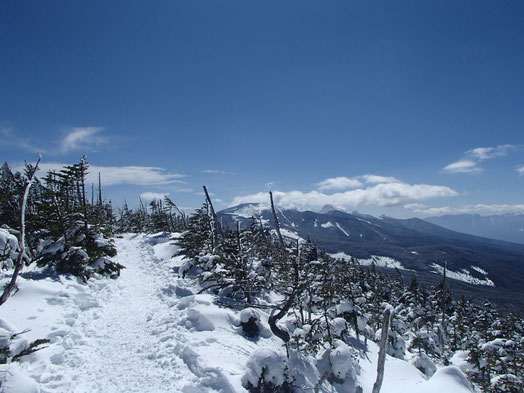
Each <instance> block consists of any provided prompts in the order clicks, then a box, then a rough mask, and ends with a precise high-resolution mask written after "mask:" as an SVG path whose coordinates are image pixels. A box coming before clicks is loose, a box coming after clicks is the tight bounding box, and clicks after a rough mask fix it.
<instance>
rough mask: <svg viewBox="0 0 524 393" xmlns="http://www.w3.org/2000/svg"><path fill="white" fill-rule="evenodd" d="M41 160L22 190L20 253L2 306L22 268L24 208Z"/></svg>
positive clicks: (3, 296)
mask: <svg viewBox="0 0 524 393" xmlns="http://www.w3.org/2000/svg"><path fill="white" fill-rule="evenodd" d="M41 159H42V156H41V155H40V154H39V155H38V161H37V162H36V165H35V167H34V168H33V169H32V170H31V171H30V172H29V173H28V176H29V177H28V181H27V184H26V186H25V190H24V196H23V198H22V209H21V211H20V235H19V236H20V238H19V242H20V253H19V254H18V260H17V261H16V266H15V271H14V272H13V276H12V277H11V281H9V284H7V286H6V287H5V289H4V292H3V293H2V296H0V305H2V304H4V303H5V302H6V301H7V299H8V298H9V295H11V292H12V291H13V289H14V288H15V285H16V279H17V278H18V275H19V274H20V272H21V271H22V268H23V267H24V259H25V207H26V205H27V197H28V196H29V190H30V189H31V185H32V184H33V181H34V179H35V173H36V171H37V170H38V165H39V164H40V160H41Z"/></svg>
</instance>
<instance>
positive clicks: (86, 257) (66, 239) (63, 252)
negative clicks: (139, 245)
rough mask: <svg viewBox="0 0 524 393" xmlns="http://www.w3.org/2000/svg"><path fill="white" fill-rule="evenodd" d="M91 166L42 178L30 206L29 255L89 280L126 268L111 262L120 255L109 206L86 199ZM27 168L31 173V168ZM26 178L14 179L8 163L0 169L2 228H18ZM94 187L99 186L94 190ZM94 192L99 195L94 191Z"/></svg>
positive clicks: (16, 176) (75, 166) (74, 167)
mask: <svg viewBox="0 0 524 393" xmlns="http://www.w3.org/2000/svg"><path fill="white" fill-rule="evenodd" d="M88 168H89V166H88V164H87V162H86V161H85V159H84V158H82V159H81V160H80V162H79V163H76V164H73V165H70V166H67V167H64V168H63V169H62V170H60V171H52V172H49V173H48V174H47V175H45V177H44V178H43V181H39V180H37V181H36V182H35V184H33V187H32V188H31V192H30V194H29V197H28V201H27V206H26V223H27V224H26V234H27V236H26V238H27V240H28V243H29V246H30V247H29V249H28V254H29V255H32V256H33V257H34V260H36V261H37V263H38V264H39V265H40V266H50V267H52V268H53V269H56V271H58V272H60V273H71V274H74V275H77V276H80V277H82V278H83V279H84V280H86V279H88V278H89V277H90V276H91V275H92V274H93V273H104V274H109V275H112V276H117V275H118V274H119V271H120V269H121V268H122V267H123V266H121V265H119V264H116V263H114V262H112V261H111V260H110V259H109V258H111V257H113V256H115V255H116V249H115V247H114V245H113V242H112V240H111V237H112V236H113V223H114V216H113V212H112V208H111V204H110V203H106V202H105V201H103V200H102V191H101V184H99V192H98V195H99V197H98V200H97V201H94V195H93V198H92V199H91V202H89V200H88V198H86V176H87V173H88ZM27 170H28V171H29V170H31V167H30V166H28V167H27ZM24 184H25V177H24V175H22V174H20V173H16V174H14V175H13V173H12V172H11V170H10V169H9V166H8V165H7V164H4V165H3V166H2V168H1V170H0V218H1V220H2V221H1V223H2V224H7V225H9V226H10V227H11V228H16V229H17V228H18V226H19V223H18V220H19V218H18V217H19V216H20V208H21V198H22V194H23V185H24ZM93 189H94V187H93ZM93 194H94V193H93Z"/></svg>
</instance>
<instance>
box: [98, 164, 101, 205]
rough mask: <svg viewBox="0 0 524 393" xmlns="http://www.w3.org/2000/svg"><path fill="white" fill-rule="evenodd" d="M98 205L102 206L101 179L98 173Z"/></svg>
mask: <svg viewBox="0 0 524 393" xmlns="http://www.w3.org/2000/svg"><path fill="white" fill-rule="evenodd" d="M98 204H99V205H100V206H102V178H101V175H100V172H98Z"/></svg>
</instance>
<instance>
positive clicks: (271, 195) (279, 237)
mask: <svg viewBox="0 0 524 393" xmlns="http://www.w3.org/2000/svg"><path fill="white" fill-rule="evenodd" d="M269 199H270V200H271V210H272V211H273V218H274V220H275V229H276V230H277V235H278V240H279V241H280V244H282V245H284V239H283V238H282V234H281V233H280V224H279V223H278V218H277V212H276V210H275V204H274V203H273V193H272V192H271V191H269Z"/></svg>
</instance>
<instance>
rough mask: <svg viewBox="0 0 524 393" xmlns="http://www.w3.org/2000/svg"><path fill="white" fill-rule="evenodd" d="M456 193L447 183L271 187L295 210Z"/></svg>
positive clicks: (248, 198)
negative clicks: (325, 189)
mask: <svg viewBox="0 0 524 393" xmlns="http://www.w3.org/2000/svg"><path fill="white" fill-rule="evenodd" d="M456 195H458V193H457V192H456V191H454V190H452V189H451V188H449V187H445V186H435V185H428V184H414V185H410V184H405V183H400V182H399V183H383V184H376V185H374V186H371V187H368V188H365V189H356V190H349V191H345V192H338V193H334V194H330V195H328V194H324V193H322V192H319V191H309V192H302V191H290V192H281V191H275V192H274V193H273V198H274V200H275V203H276V204H277V205H278V206H279V207H282V208H287V209H298V210H317V211H318V210H320V209H321V208H322V207H323V206H325V205H328V204H329V205H333V206H334V207H336V208H339V209H346V210H351V209H353V208H355V207H357V206H360V205H377V206H395V205H403V204H407V203H410V202H416V201H420V200H424V199H429V198H436V197H451V196H456ZM268 198H269V196H268V194H267V193H265V192H260V193H257V194H251V195H244V196H237V197H236V198H234V200H233V202H232V204H231V205H232V206H234V205H239V204H241V203H248V202H262V203H264V202H267V201H268Z"/></svg>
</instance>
